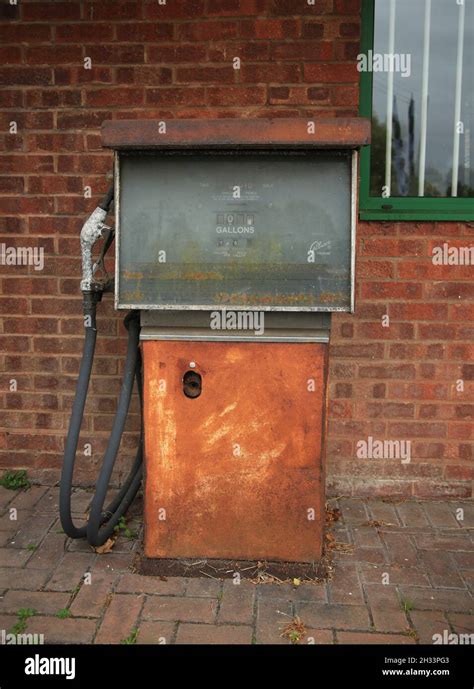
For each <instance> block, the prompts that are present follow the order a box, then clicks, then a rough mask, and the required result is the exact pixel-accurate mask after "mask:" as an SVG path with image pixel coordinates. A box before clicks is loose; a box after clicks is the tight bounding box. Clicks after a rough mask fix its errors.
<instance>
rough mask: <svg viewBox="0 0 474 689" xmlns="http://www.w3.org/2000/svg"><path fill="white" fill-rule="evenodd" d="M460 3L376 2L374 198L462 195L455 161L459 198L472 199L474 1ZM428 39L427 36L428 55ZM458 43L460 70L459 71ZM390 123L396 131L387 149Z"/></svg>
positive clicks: (448, 0) (435, 0) (454, 0)
mask: <svg viewBox="0 0 474 689" xmlns="http://www.w3.org/2000/svg"><path fill="white" fill-rule="evenodd" d="M460 2H461V0H431V2H429V0H415V1H414V0H376V2H375V26H374V48H373V56H372V60H369V61H368V64H369V66H370V64H372V72H373V101H372V107H373V133H372V141H373V143H372V148H371V183H370V193H371V195H372V196H379V197H381V196H385V197H386V196H392V197H404V196H405V197H410V196H412V197H413V196H427V197H450V196H452V195H456V194H452V188H453V187H452V184H453V166H455V167H457V171H458V175H457V179H458V183H457V196H459V197H467V196H469V197H472V196H474V171H473V167H472V158H473V141H474V104H473V101H474V0H463V2H464V4H459V3H460ZM392 3H393V4H392ZM392 7H393V8H394V14H393V15H391V9H392ZM427 10H428V11H427ZM393 17H394V21H392V20H391V18H393ZM460 19H462V20H463V21H462V22H460ZM460 28H461V31H460V30H459V29H460ZM391 35H392V36H393V41H394V42H393V46H394V52H393V54H391V52H390V45H391V43H390V37H391ZM425 36H428V37H429V50H426V56H427V57H425V51H424V46H425ZM460 47H462V50H463V54H462V62H461V63H460V64H461V70H462V71H461V70H459V71H458V50H459V49H460ZM369 68H370V67H369ZM458 75H459V77H460V79H459V84H458V86H457V81H458V80H457V76H458ZM461 75H462V76H461ZM424 83H425V84H426V86H427V90H426V94H427V101H426V102H427V107H426V117H424V112H423V84H424ZM392 88H393V97H391V96H392ZM457 95H458V97H459V106H460V116H459V120H457V118H456V98H457ZM390 112H391V117H390ZM455 119H456V127H455ZM389 120H391V130H392V136H391V146H388V150H387V136H390V131H387V130H390V127H388V126H387V125H388V122H389ZM456 138H457V139H458V146H456V145H455V144H456ZM423 140H425V141H426V145H425V147H424V146H423ZM423 148H425V151H426V153H425V157H424V158H423ZM456 149H457V150H456ZM456 160H457V164H456V162H455V161H456ZM387 168H389V170H388V169H387ZM454 180H455V176H454Z"/></svg>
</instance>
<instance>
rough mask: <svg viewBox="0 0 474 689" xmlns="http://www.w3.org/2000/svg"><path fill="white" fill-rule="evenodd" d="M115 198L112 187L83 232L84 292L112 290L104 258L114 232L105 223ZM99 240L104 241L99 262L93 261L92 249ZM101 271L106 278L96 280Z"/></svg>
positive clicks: (88, 219)
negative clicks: (95, 276)
mask: <svg viewBox="0 0 474 689" xmlns="http://www.w3.org/2000/svg"><path fill="white" fill-rule="evenodd" d="M113 198H114V187H113V185H111V187H110V188H109V190H108V192H107V194H106V195H105V196H104V198H103V200H102V201H101V203H100V204H99V205H98V206H97V208H96V209H95V210H94V211H93V212H92V213H91V215H90V216H89V217H88V218H87V220H86V222H85V223H84V225H83V226H82V230H81V255H82V280H81V290H82V292H107V291H110V290H111V288H112V284H113V280H112V279H111V278H110V277H109V275H108V274H107V271H106V270H105V264H104V258H105V254H106V252H107V250H108V249H109V247H110V245H111V244H112V241H113V239H114V235H115V233H114V230H112V229H111V228H110V227H109V226H108V225H106V224H105V223H104V220H105V218H106V217H107V213H108V212H109V210H110V206H111V205H112V201H113ZM99 239H104V244H103V247H102V251H101V253H100V256H99V258H98V259H97V261H93V258H92V249H93V247H94V245H95V243H96V242H97V241H98V240H99ZM99 268H100V269H101V271H102V273H103V275H104V278H103V279H102V280H101V281H96V280H94V275H95V273H96V272H97V270H98V269H99Z"/></svg>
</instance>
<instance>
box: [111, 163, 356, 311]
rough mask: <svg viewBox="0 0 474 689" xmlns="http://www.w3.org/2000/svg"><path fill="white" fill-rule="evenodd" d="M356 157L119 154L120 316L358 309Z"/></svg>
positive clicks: (118, 280)
mask: <svg viewBox="0 0 474 689" xmlns="http://www.w3.org/2000/svg"><path fill="white" fill-rule="evenodd" d="M353 155H355V154H352V153H351V152H333V151H330V152H310V151H291V152H290V151H288V152H286V151H285V152H281V151H279V152H256V151H253V152H250V151H248V152H244V151H240V152H219V153H216V152H212V153H211V152H196V151H194V152H182V151H179V152H176V151H169V152H158V153H156V152H154V153H153V152H134V153H121V154H119V165H118V167H119V175H118V187H119V190H118V191H119V194H118V198H119V201H118V204H117V225H118V237H119V241H118V249H117V251H118V261H117V306H118V307H119V308H143V309H166V308H168V309H183V308H187V309H189V308H191V309H206V308H211V309H212V308H215V307H225V306H227V307H229V308H244V309H259V310H260V309H271V310H294V311H303V310H307V311H350V310H352V305H353V298H352V295H353V291H352V280H353V269H352V264H353V251H352V245H353V223H354V217H355V216H354V208H353V170H354V165H353V162H352V161H353V158H352V156H353Z"/></svg>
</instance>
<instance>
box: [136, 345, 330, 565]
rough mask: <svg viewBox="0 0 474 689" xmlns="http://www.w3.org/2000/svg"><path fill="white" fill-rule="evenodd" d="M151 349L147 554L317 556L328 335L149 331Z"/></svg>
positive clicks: (146, 417)
mask: <svg viewBox="0 0 474 689" xmlns="http://www.w3.org/2000/svg"><path fill="white" fill-rule="evenodd" d="M143 353H144V362H145V375H144V381H145V408H144V423H145V456H146V460H145V466H146V482H145V516H146V518H145V554H146V555H147V556H148V557H161V558H181V557H186V558H195V557H199V558H200V557H206V558H219V559H220V558H224V559H235V560H264V559H265V560H268V561H287V562H313V561H315V560H317V559H318V558H319V557H320V555H321V548H322V536H323V522H324V497H323V496H324V472H323V439H324V435H325V430H324V429H325V400H326V390H325V388H326V361H327V356H326V354H327V345H325V344H315V343H310V344H306V343H301V344H294V343H292V344H289V343H258V342H257V343H255V342H192V341H185V342H179V341H146V342H144V343H143ZM193 364H194V365H193Z"/></svg>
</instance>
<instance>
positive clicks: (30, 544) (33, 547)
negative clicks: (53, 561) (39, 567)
mask: <svg viewBox="0 0 474 689" xmlns="http://www.w3.org/2000/svg"><path fill="white" fill-rule="evenodd" d="M26 549H27V550H31V551H33V550H36V545H35V544H34V543H28V545H27V546H26Z"/></svg>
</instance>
